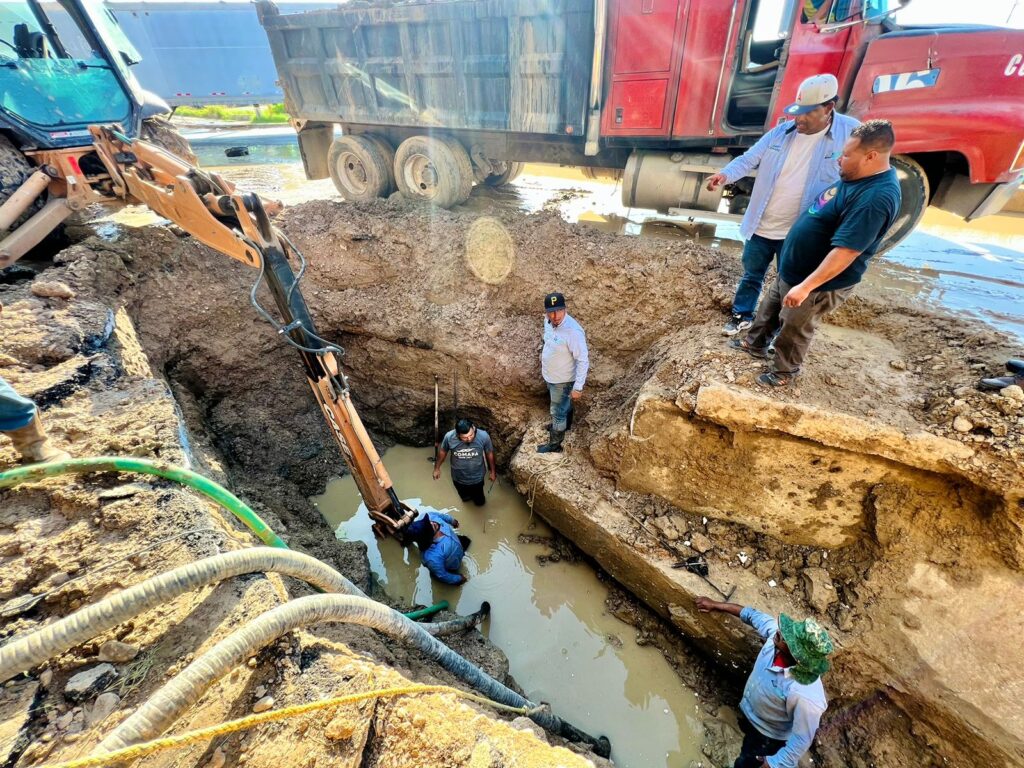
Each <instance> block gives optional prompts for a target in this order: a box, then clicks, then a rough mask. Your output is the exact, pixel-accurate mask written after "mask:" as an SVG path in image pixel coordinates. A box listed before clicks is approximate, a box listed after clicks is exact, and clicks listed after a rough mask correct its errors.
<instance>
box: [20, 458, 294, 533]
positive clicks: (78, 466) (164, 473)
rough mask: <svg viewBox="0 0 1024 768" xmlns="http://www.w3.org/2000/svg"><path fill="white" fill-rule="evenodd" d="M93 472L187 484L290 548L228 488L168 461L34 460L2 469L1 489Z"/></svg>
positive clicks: (112, 459) (254, 531) (245, 522)
mask: <svg viewBox="0 0 1024 768" xmlns="http://www.w3.org/2000/svg"><path fill="white" fill-rule="evenodd" d="M89 472H136V473H138V474H143V475H155V476H156V477H162V478H164V479H165V480H172V481H174V482H176V483H180V484H181V485H187V486H188V487H189V488H193V489H195V490H196V491H199V493H201V494H203V495H204V496H206V497H207V498H208V499H210V500H211V501H214V502H216V503H217V504H219V505H220V506H222V507H223V508H224V509H226V510H227V511H228V512H230V513H231V514H233V515H234V516H235V517H237V518H238V519H239V520H240V521H241V522H242V523H243V524H244V525H245V526H246V527H247V528H248V529H249V530H250V531H252V532H253V533H254V534H256V537H257V538H258V539H259V540H260V541H262V542H263V543H264V544H266V545H267V546H270V547H279V548H281V549H287V548H288V545H287V544H285V543H284V541H282V540H281V537H280V536H278V535H277V534H276V533H274V532H273V531H272V530H270V526H268V525H267V524H266V523H265V522H263V520H262V519H260V516H259V515H257V514H256V513H255V512H253V511H252V509H251V508H250V507H249V505H247V504H246V503H245V502H244V501H242V500H241V499H240V498H238V497H237V496H235V494H233V493H231V491H229V490H228V489H227V488H225V487H224V486H222V485H219V484H218V483H215V482H214V481H213V480H210V479H208V478H205V477H203V476H202V475H199V474H196V473H195V472H192V471H191V470H188V469H185V468H184V467H178V466H175V465H174V464H168V463H167V462H166V461H151V460H149V459H137V458H134V457H126V456H125V457H122V456H93V457H91V458H85V459H68V460H67V461H55V462H53V463H51V464H31V465H29V466H27V467H18V468H17V469H9V470H7V471H6V472H0V489H2V488H13V487H14V486H16V485H20V484H21V483H26V482H30V481H33V480H43V479H45V478H47V477H57V476H58V475H67V474H86V473H89Z"/></svg>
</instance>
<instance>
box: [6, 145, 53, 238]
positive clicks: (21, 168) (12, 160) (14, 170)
mask: <svg viewBox="0 0 1024 768" xmlns="http://www.w3.org/2000/svg"><path fill="white" fill-rule="evenodd" d="M35 172H36V167H35V166H34V165H32V163H30V162H29V160H28V158H27V157H25V155H24V153H22V151H21V150H20V149H18V148H17V147H15V146H14V144H12V143H11V140H10V139H8V138H7V137H6V136H4V135H2V134H0V205H3V204H4V203H6V202H7V198H9V197H10V196H11V195H13V194H14V193H15V191H17V189H18V187H20V186H21V185H22V184H24V183H25V182H26V181H27V180H28V177H29V176H31V175H32V174H33V173H35ZM45 199H46V193H45V192H44V193H43V194H42V195H40V196H39V199H38V200H36V201H35V202H34V203H32V205H30V206H29V207H28V210H26V211H25V213H23V214H22V215H21V216H19V217H18V219H17V221H15V222H14V224H13V225H12V226H11V231H13V230H15V229H17V227H18V225H19V224H21V223H22V222H23V221H25V220H26V219H27V218H29V217H30V216H31V215H32V214H34V213H35V212H36V211H38V210H39V209H40V208H41V207H42V205H43V201H44V200H45ZM0 235H3V233H2V232H0Z"/></svg>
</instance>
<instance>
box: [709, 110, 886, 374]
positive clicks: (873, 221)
mask: <svg viewBox="0 0 1024 768" xmlns="http://www.w3.org/2000/svg"><path fill="white" fill-rule="evenodd" d="M895 142H896V136H895V134H894V133H893V130H892V124H891V123H890V122H889V121H888V120H870V121H868V122H866V123H864V125H862V126H860V127H859V128H857V129H856V130H854V132H853V134H851V136H850V139H849V141H847V142H846V146H845V147H844V148H843V155H842V157H841V158H840V159H839V168H840V170H839V175H840V178H841V181H840V182H839V183H838V184H834V185H833V186H831V187H829V188H828V189H826V190H825V191H824V192H822V193H821V195H819V196H818V199H817V200H815V201H814V203H813V204H812V205H811V207H810V208H808V209H807V211H806V212H805V213H804V214H803V215H802V216H801V217H800V218H799V219H798V220H797V222H796V224H795V225H794V226H793V229H792V231H791V232H790V234H789V236H788V237H787V238H786V243H785V245H784V246H783V249H782V256H781V257H780V259H779V276H778V278H777V279H776V280H775V282H774V284H773V285H772V287H771V288H770V289H769V290H768V293H767V295H765V297H764V300H763V301H762V302H761V306H760V307H758V310H757V319H756V320H755V321H754V324H753V325H752V326H751V327H750V330H749V331H748V332H747V336H746V338H743V339H733V340H732V341H731V342H730V343H729V346H731V347H733V348H734V349H741V350H743V351H744V352H746V353H748V354H750V355H753V356H754V357H759V358H767V357H768V344H769V342H770V341H771V340H772V338H773V337H774V338H775V354H774V356H773V357H772V363H771V370H770V371H768V373H765V374H762V375H761V376H760V377H758V381H759V382H760V383H761V384H766V385H769V386H773V387H784V386H787V385H789V384H790V383H791V382H792V381H793V379H794V378H795V377H796V375H797V374H798V373H799V372H800V366H801V365H802V364H803V361H804V357H805V356H806V354H807V349H808V347H810V344H811V339H812V338H814V330H815V328H817V326H818V322H819V321H820V320H821V318H822V317H824V316H825V315H827V314H828V313H829V312H831V311H832V310H834V309H836V308H837V307H839V306H840V305H841V304H842V303H843V302H844V301H846V299H847V298H849V296H850V294H851V293H852V292H853V287H854V286H855V285H856V284H857V283H859V282H860V280H861V277H862V276H863V275H864V271H865V270H866V269H867V268H868V260H869V259H870V258H871V257H872V256H873V255H874V254H875V251H877V250H878V245H879V243H880V242H881V241H882V237H883V236H884V235H885V233H886V232H887V231H888V230H889V227H891V226H892V223H893V222H894V221H895V220H896V215H897V214H898V213H899V210H900V183H899V180H898V179H897V178H896V171H894V170H893V169H892V168H891V167H890V166H889V153H890V152H891V151H892V147H893V144H894V143H895ZM776 334H777V335H776Z"/></svg>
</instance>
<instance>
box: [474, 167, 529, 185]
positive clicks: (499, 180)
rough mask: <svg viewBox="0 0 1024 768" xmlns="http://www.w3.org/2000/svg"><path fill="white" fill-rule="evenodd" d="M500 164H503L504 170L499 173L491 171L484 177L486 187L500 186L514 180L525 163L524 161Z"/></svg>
mask: <svg viewBox="0 0 1024 768" xmlns="http://www.w3.org/2000/svg"><path fill="white" fill-rule="evenodd" d="M501 165H504V166H505V170H504V171H502V172H501V173H492V174H491V175H490V176H488V177H487V178H486V179H484V184H486V185H487V186H488V187H501V186H504V185H505V184H509V183H511V182H513V181H515V180H516V179H517V178H518V177H519V174H521V173H522V172H523V166H524V165H526V163H514V162H503V163H501Z"/></svg>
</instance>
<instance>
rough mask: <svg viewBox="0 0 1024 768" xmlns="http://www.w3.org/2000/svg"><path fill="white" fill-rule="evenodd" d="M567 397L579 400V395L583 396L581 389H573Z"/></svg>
mask: <svg viewBox="0 0 1024 768" xmlns="http://www.w3.org/2000/svg"><path fill="white" fill-rule="evenodd" d="M569 397H570V398H572V399H573V400H579V399H580V398H581V397H583V390H582V389H574V390H573V391H572V393H571V394H570V395H569Z"/></svg>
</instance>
